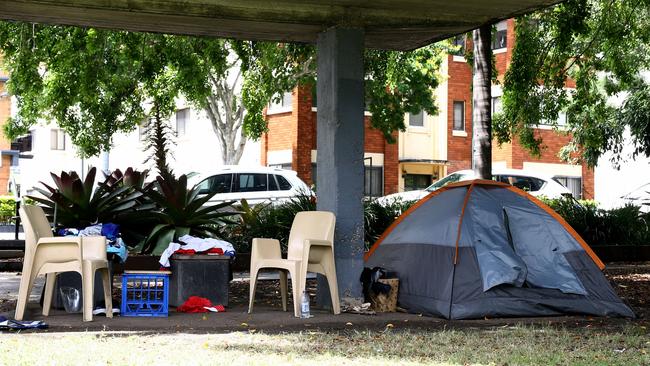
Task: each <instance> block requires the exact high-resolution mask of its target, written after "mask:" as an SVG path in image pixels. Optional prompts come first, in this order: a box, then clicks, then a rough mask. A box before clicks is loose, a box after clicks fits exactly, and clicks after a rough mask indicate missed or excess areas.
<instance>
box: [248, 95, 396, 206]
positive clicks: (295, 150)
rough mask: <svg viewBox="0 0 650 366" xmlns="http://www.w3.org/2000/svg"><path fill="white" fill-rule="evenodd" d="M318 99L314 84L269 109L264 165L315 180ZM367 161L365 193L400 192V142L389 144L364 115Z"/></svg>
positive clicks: (264, 146) (308, 181) (310, 181)
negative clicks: (291, 171) (398, 174)
mask: <svg viewBox="0 0 650 366" xmlns="http://www.w3.org/2000/svg"><path fill="white" fill-rule="evenodd" d="M316 110H317V106H316V98H315V97H314V93H313V88H312V87H311V86H301V87H297V88H295V89H294V90H293V91H292V92H291V93H285V94H284V96H283V98H282V100H281V101H280V102H279V103H273V104H271V105H270V106H269V107H268V108H267V111H266V118H267V121H268V126H269V132H268V133H267V134H265V135H264V136H263V137H262V139H261V147H260V149H261V164H262V165H268V166H277V167H283V168H287V169H293V170H295V171H297V172H298V176H300V178H302V179H303V180H304V181H305V182H307V184H315V183H316V174H318V167H317V166H316V154H317V151H316ZM364 122H365V125H366V129H365V143H364V145H365V149H364V150H365V154H364V164H365V167H366V173H365V191H366V195H369V196H370V195H372V196H374V197H378V196H382V195H384V194H389V193H394V192H397V191H398V177H397V173H398V169H397V164H398V159H397V152H398V149H397V144H389V143H387V142H386V141H385V140H384V137H383V134H382V133H381V132H380V131H378V130H376V129H374V128H372V127H371V126H370V117H369V114H368V113H366V117H365V118H364Z"/></svg>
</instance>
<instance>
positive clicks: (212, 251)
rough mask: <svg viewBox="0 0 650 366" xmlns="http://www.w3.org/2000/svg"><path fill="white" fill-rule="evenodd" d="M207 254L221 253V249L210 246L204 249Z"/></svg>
mask: <svg viewBox="0 0 650 366" xmlns="http://www.w3.org/2000/svg"><path fill="white" fill-rule="evenodd" d="M206 253H207V254H218V255H223V249H221V248H210V249H208V250H207V251H206Z"/></svg>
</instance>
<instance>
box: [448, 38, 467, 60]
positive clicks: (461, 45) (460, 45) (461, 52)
mask: <svg viewBox="0 0 650 366" xmlns="http://www.w3.org/2000/svg"><path fill="white" fill-rule="evenodd" d="M451 43H452V45H453V46H454V48H456V49H457V50H456V51H454V52H453V53H452V54H453V55H456V56H465V47H466V46H465V35H464V34H461V35H459V36H456V37H454V38H452V39H451Z"/></svg>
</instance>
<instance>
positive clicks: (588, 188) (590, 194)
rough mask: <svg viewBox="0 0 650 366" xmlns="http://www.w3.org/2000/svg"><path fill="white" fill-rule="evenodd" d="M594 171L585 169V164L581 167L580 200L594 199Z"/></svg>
mask: <svg viewBox="0 0 650 366" xmlns="http://www.w3.org/2000/svg"><path fill="white" fill-rule="evenodd" d="M594 195H595V192H594V170H593V169H590V168H588V167H587V165H586V164H583V165H582V198H584V199H588V200H593V199H594Z"/></svg>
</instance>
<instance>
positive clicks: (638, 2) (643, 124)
mask: <svg viewBox="0 0 650 366" xmlns="http://www.w3.org/2000/svg"><path fill="white" fill-rule="evenodd" d="M516 40H517V42H516V45H515V47H514V49H513V53H512V60H511V64H510V67H509V69H508V71H507V73H506V75H505V81H504V84H503V97H502V106H503V113H501V114H499V115H498V116H495V118H494V124H493V128H494V135H495V137H496V138H497V140H498V142H499V143H503V142H509V141H510V140H511V139H512V138H518V139H519V141H520V142H521V143H522V145H524V146H525V147H527V148H528V149H529V150H530V151H531V152H532V153H533V154H537V155H538V154H540V152H541V149H542V148H543V142H542V140H541V138H540V136H539V135H538V134H536V133H535V130H534V129H533V127H534V126H536V125H537V124H539V123H548V124H551V125H553V126H554V127H559V126H558V122H557V121H558V117H559V116H560V115H561V113H566V116H567V118H566V126H562V127H563V130H564V131H566V132H567V133H571V135H572V137H573V138H572V140H571V142H570V143H569V145H567V146H565V147H564V148H563V149H562V151H561V157H562V158H563V159H565V160H568V161H572V162H580V161H582V162H586V163H587V164H588V165H590V166H594V165H595V164H596V163H597V162H598V158H599V157H600V156H601V155H602V154H603V152H605V151H613V152H614V158H613V162H614V163H618V162H620V159H621V158H622V156H621V148H622V146H623V143H622V142H623V136H624V131H625V130H626V128H629V130H630V132H631V136H632V141H633V143H634V144H635V147H636V149H635V155H636V154H644V155H645V156H650V105H649V104H648V99H647V97H648V95H649V93H650V86H649V82H650V80H649V79H648V77H647V75H646V77H645V78H644V75H643V71H644V70H648V68H649V66H650V52H649V51H650V49H649V45H650V1H648V0H568V1H565V2H563V3H561V4H559V5H557V6H555V7H550V8H547V9H543V10H540V11H538V12H535V13H532V14H530V15H527V16H523V17H520V18H518V19H517V21H516ZM567 80H572V81H574V82H575V88H567V87H566V85H567ZM613 99H622V100H623V101H622V103H620V104H617V103H615V102H613Z"/></svg>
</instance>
